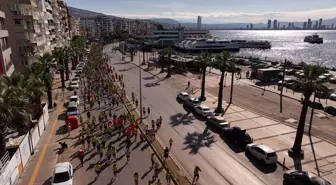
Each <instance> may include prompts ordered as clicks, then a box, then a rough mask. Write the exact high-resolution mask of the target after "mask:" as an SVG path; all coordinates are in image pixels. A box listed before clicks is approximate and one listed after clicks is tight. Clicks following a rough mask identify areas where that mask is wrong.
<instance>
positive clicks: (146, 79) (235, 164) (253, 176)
mask: <svg viewBox="0 0 336 185" xmlns="http://www.w3.org/2000/svg"><path fill="white" fill-rule="evenodd" d="M107 51H111V49H107ZM109 55H110V57H111V61H113V63H114V66H115V68H116V69H117V70H119V71H122V72H123V74H124V81H125V84H126V86H125V87H126V90H127V92H128V96H129V97H130V93H131V92H132V91H133V92H134V93H135V94H136V96H137V97H138V96H139V68H138V67H136V66H135V65H134V64H130V63H125V62H123V61H121V59H120V56H119V55H117V54H113V53H110V54H109ZM135 60H138V59H137V58H135ZM174 80H176V79H175V78H172V79H167V80H164V81H160V82H158V81H159V79H157V78H155V77H152V75H150V74H149V73H147V72H144V71H142V91H143V97H142V98H143V106H145V107H148V106H150V107H151V110H152V112H151V115H149V116H148V118H147V122H150V121H151V120H152V119H157V118H158V117H159V116H160V115H161V116H162V118H163V125H162V128H161V129H160V130H159V133H158V136H159V138H160V139H161V140H162V141H163V143H164V144H165V145H168V142H169V139H170V138H173V140H174V144H173V147H172V150H171V152H172V154H173V156H175V158H176V159H177V161H178V162H179V163H180V164H181V165H182V166H183V167H184V169H185V170H186V172H187V175H189V176H192V174H193V170H194V167H195V165H198V166H199V167H200V168H201V169H202V172H201V178H200V181H199V183H198V184H203V185H206V184H211V185H216V184H234V185H240V184H241V185H243V184H251V185H252V184H267V185H268V184H282V174H283V171H282V168H281V167H279V166H265V165H263V164H261V163H259V161H255V160H254V159H253V158H250V157H247V156H246V155H245V153H244V152H243V150H242V149H241V148H239V147H236V146H235V145H233V144H231V143H225V142H224V141H223V140H222V139H221V138H220V137H218V135H217V134H215V133H213V132H212V131H211V130H209V129H208V128H206V125H205V124H204V122H203V121H200V120H198V119H197V117H195V116H194V115H193V114H191V113H189V114H186V113H187V112H186V110H185V109H184V108H183V106H182V105H180V104H179V103H178V102H176V94H177V92H179V91H182V90H183V89H185V85H183V84H182V83H178V82H176V84H175V86H171V85H169V84H171V83H174ZM153 82H158V83H156V85H155V86H151V87H148V83H153ZM183 115H184V116H183Z"/></svg>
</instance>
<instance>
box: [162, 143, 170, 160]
mask: <svg viewBox="0 0 336 185" xmlns="http://www.w3.org/2000/svg"><path fill="white" fill-rule="evenodd" d="M163 153H164V154H163V157H164V161H165V162H166V160H167V159H168V157H169V149H168V147H166V148H165V149H164V151H163Z"/></svg>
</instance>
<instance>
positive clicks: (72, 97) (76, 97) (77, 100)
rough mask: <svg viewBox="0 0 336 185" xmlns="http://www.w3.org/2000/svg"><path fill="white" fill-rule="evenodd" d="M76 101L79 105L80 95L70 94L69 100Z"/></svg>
mask: <svg viewBox="0 0 336 185" xmlns="http://www.w3.org/2000/svg"><path fill="white" fill-rule="evenodd" d="M72 101H73V102H76V103H77V105H79V97H78V96H70V98H69V102H72Z"/></svg>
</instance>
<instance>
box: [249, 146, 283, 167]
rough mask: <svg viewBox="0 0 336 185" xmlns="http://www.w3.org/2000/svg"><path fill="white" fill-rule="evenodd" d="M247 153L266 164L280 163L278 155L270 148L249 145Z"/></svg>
mask: <svg viewBox="0 0 336 185" xmlns="http://www.w3.org/2000/svg"><path fill="white" fill-rule="evenodd" d="M246 152H248V153H250V154H251V155H252V156H254V157H255V158H257V159H258V160H261V161H263V162H264V163H265V164H276V162H277V161H278V155H277V154H276V153H275V152H274V150H272V149H271V148H270V147H268V146H266V145H263V144H255V143H252V144H248V145H247V146H246Z"/></svg>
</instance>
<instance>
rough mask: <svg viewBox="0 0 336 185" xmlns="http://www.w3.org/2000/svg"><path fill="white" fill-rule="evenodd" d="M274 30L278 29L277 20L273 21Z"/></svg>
mask: <svg viewBox="0 0 336 185" xmlns="http://www.w3.org/2000/svg"><path fill="white" fill-rule="evenodd" d="M273 29H275V30H276V29H278V21H277V20H276V19H275V20H274V21H273Z"/></svg>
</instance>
